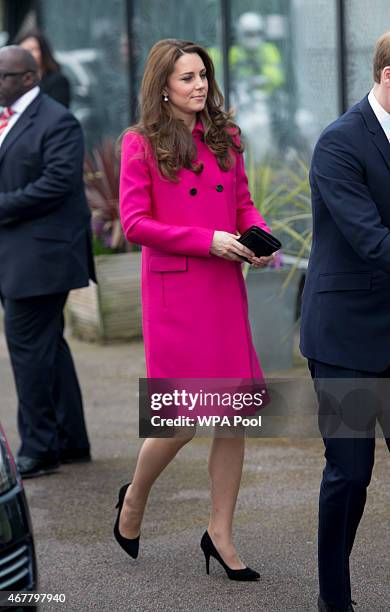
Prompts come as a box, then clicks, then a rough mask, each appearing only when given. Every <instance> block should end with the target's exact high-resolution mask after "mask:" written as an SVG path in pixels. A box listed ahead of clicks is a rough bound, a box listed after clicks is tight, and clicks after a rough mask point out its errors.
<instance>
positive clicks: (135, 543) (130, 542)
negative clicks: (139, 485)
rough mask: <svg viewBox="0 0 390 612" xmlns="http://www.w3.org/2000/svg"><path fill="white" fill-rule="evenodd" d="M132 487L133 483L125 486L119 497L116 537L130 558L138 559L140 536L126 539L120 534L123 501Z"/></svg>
mask: <svg viewBox="0 0 390 612" xmlns="http://www.w3.org/2000/svg"><path fill="white" fill-rule="evenodd" d="M130 485H131V482H128V483H127V484H125V485H123V487H121V488H120V490H119V495H118V503H117V505H116V506H115V508H118V516H117V517H116V521H115V525H114V536H115V539H116V541H117V542H118V544H119V546H121V547H122V548H123V550H124V551H125V552H127V554H128V555H130V557H133V559H136V558H137V557H138V549H139V536H138V538H125V537H123V535H121V534H120V532H119V517H120V514H121V510H122V506H123V501H124V499H125V495H126V491H127V489H128V487H129V486H130Z"/></svg>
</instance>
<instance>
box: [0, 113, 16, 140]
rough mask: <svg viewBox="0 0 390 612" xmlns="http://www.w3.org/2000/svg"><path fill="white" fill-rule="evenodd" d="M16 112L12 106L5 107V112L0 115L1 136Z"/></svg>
mask: <svg viewBox="0 0 390 612" xmlns="http://www.w3.org/2000/svg"><path fill="white" fill-rule="evenodd" d="M14 114H15V111H14V110H12V108H11V107H8V106H6V107H5V108H3V112H2V113H1V115H0V136H1V135H2V133H3V132H4V130H5V128H6V127H7V125H8V122H9V120H10V118H11V117H12V115H14Z"/></svg>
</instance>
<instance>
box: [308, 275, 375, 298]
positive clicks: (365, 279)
mask: <svg viewBox="0 0 390 612" xmlns="http://www.w3.org/2000/svg"><path fill="white" fill-rule="evenodd" d="M371 280H372V275H371V272H355V273H354V272H352V273H348V274H320V276H319V279H318V289H317V292H318V293H321V292H324V291H368V290H370V289H371Z"/></svg>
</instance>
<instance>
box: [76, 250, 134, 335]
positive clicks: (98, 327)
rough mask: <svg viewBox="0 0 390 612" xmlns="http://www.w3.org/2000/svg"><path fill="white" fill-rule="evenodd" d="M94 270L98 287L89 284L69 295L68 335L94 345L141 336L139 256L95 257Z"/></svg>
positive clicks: (124, 254) (128, 254) (132, 254)
mask: <svg viewBox="0 0 390 612" xmlns="http://www.w3.org/2000/svg"><path fill="white" fill-rule="evenodd" d="M95 267H96V276H97V280H98V284H97V285H96V284H95V283H92V282H91V283H90V285H89V287H84V288H83V289H76V290H74V291H71V293H70V295H69V299H68V304H67V316H68V322H69V324H70V327H71V330H72V334H73V335H74V336H75V337H77V338H79V339H82V340H89V341H94V342H112V341H123V340H129V339H131V338H136V337H139V336H141V334H142V326H141V294H140V276H141V253H138V252H134V253H120V254H115V255H98V256H96V257H95Z"/></svg>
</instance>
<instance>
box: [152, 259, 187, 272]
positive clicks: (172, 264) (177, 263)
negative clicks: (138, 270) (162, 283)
mask: <svg viewBox="0 0 390 612" xmlns="http://www.w3.org/2000/svg"><path fill="white" fill-rule="evenodd" d="M187 263H188V258H187V256H186V255H166V256H164V255H152V256H151V258H150V259H149V270H150V271H151V272H185V271H186V270H187Z"/></svg>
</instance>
